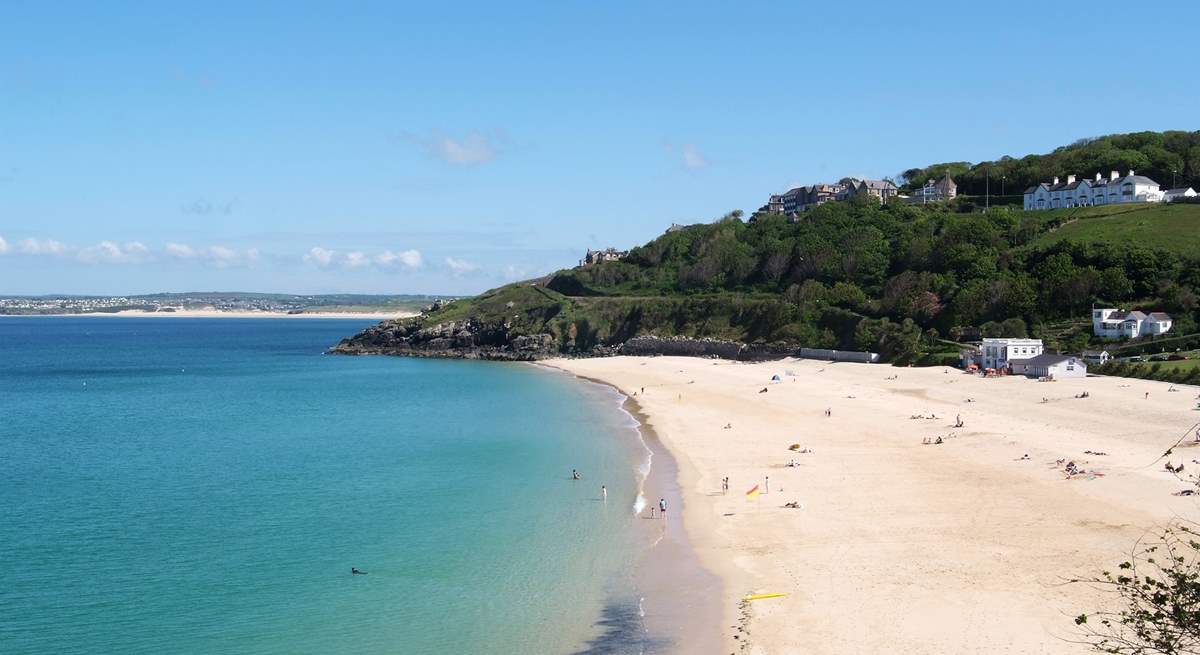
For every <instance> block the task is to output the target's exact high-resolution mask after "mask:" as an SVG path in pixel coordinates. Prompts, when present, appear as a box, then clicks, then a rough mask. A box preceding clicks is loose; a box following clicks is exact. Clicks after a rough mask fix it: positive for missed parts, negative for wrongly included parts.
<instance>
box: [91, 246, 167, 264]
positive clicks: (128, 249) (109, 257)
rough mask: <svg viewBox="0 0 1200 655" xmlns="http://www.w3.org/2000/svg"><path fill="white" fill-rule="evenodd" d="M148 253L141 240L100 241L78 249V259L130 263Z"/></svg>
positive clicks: (104, 262) (105, 262) (102, 262)
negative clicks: (124, 242) (123, 241)
mask: <svg viewBox="0 0 1200 655" xmlns="http://www.w3.org/2000/svg"><path fill="white" fill-rule="evenodd" d="M149 253H150V249H149V248H147V247H146V245H145V244H143V243H142V242H141V241H130V242H128V243H126V244H124V245H120V244H117V243H116V242H114V241H101V242H100V243H97V244H96V245H94V246H88V247H87V248H84V249H82V250H80V251H79V255H78V257H79V261H81V262H87V263H89V264H97V263H101V264H132V263H136V262H140V261H142V260H144V259H145V258H146V255H148V254H149Z"/></svg>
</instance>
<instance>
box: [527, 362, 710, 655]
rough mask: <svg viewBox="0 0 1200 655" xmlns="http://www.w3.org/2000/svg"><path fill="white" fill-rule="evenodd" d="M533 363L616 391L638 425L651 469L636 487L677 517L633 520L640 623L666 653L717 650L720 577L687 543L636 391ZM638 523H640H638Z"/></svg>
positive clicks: (659, 446)
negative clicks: (639, 544)
mask: <svg viewBox="0 0 1200 655" xmlns="http://www.w3.org/2000/svg"><path fill="white" fill-rule="evenodd" d="M533 364H534V365H535V366H537V367H539V368H542V369H546V370H549V371H552V372H555V373H559V374H563V375H568V376H570V377H572V378H574V379H575V380H578V381H582V382H585V383H587V384H595V385H599V386H602V387H605V388H607V389H611V390H612V391H614V392H616V393H617V394H619V395H620V397H621V404H620V406H619V408H620V410H621V411H623V412H625V413H626V414H628V415H629V416H630V417H631V418H632V419H633V421H634V422H635V423H636V424H637V425H636V426H635V427H634V429H635V430H636V431H637V433H638V434H639V436H640V439H641V442H642V444H643V445H644V446H645V447H646V449H647V450H648V451H649V456H650V462H651V463H650V468H649V471H648V473H647V474H646V477H645V479H644V480H643V481H642V489H641V492H642V495H643V497H644V499H645V502H646V508H647V510H648V508H649V507H650V506H651V505H655V504H657V502H658V501H656V500H655V499H656V498H665V499H666V500H667V508H668V515H669V516H672V517H676V518H671V519H668V520H667V521H666V522H665V523H664V522H662V521H660V520H659V519H654V520H651V519H649V518H648V516H647V514H646V511H643V512H641V513H640V514H638V515H637V516H635V517H634V518H633V519H632V520H633V521H634V523H635V525H634V526H633V529H634V530H636V531H637V532H638V533H639V536H640V537H642V538H644V539H645V540H646V541H647V544H648V547H647V548H646V550H645V552H644V553H643V554H642V557H641V559H640V561H639V562H637V563H636V564H635V565H634V573H633V575H634V580H636V582H637V587H638V591H639V594H640V595H641V599H642V605H641V608H640V609H641V611H642V623H643V627H644V628H645V630H646V632H647V636H648V637H649V638H650V639H651V640H652V642H653V641H657V640H660V639H663V638H665V639H667V640H669V642H670V643H669V645H668V652H679V653H717V652H719V650H720V649H719V648H718V647H717V644H718V643H719V642H720V627H719V625H718V623H717V622H718V621H722V620H725V618H724V616H723V612H722V610H721V607H720V600H719V599H720V597H721V591H722V587H723V581H722V579H721V578H720V577H718V576H716V575H714V574H713V573H712V572H711V571H709V570H708V569H707V568H706V567H705V566H704V564H703V563H702V562H701V560H700V558H699V555H698V554H697V552H696V550H695V548H694V546H693V544H692V541H691V534H690V531H689V530H688V525H687V524H688V514H687V513H686V506H687V501H686V499H685V497H684V494H683V488H682V485H681V484H680V478H679V476H680V468H679V465H678V462H677V460H676V459H675V457H674V455H673V454H672V453H671V451H670V450H669V449H668V448H667V447H666V445H665V444H664V443H663V442H662V439H661V438H660V436H659V434H658V432H657V431H656V430H655V429H654V425H653V422H652V420H651V419H650V417H649V415H648V414H647V413H646V412H645V410H644V409H643V408H642V406H641V405H640V404H639V403H638V402H637V398H636V392H629V391H627V390H625V389H622V388H620V387H619V386H617V385H614V384H610V383H609V382H606V381H604V380H602V379H599V378H595V377H589V376H586V375H580V374H576V373H574V372H572V371H569V370H567V369H564V368H561V367H559V366H556V365H554V364H553V363H544V362H533ZM643 523H644V524H645V525H637V524H643ZM656 652H657V651H656Z"/></svg>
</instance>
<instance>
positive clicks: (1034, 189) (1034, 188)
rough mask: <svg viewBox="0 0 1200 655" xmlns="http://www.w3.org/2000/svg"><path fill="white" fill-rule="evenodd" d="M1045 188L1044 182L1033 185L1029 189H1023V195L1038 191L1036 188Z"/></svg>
mask: <svg viewBox="0 0 1200 655" xmlns="http://www.w3.org/2000/svg"><path fill="white" fill-rule="evenodd" d="M1045 186H1046V183H1045V182H1040V183H1038V184H1035V185H1033V186H1031V187H1029V188H1028V189H1025V193H1034V192H1036V191H1037V190H1038V187H1045Z"/></svg>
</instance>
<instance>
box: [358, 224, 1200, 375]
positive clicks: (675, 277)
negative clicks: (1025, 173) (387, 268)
mask: <svg viewBox="0 0 1200 655" xmlns="http://www.w3.org/2000/svg"><path fill="white" fill-rule="evenodd" d="M1197 228H1200V205H1176V206H1138V207H1116V206H1113V207H1097V208H1083V209H1076V210H1055V211H1048V212H1023V211H1020V210H1017V209H1014V208H1007V207H1005V208H996V209H993V210H992V211H991V212H988V213H986V214H961V213H954V212H952V211H951V210H950V209H949V208H947V207H939V206H926V207H918V206H909V205H903V204H899V203H889V204H888V205H885V206H880V205H878V204H877V203H875V202H872V201H869V200H867V201H850V202H838V203H828V204H826V205H823V206H821V207H819V208H817V209H814V210H812V211H810V212H807V213H805V214H803V216H802V218H801V220H799V221H798V222H792V221H790V220H789V219H788V218H786V217H784V216H781V215H775V214H760V215H756V216H754V217H752V218H751V219H750V220H749V221H747V222H743V221H742V220H741V219H740V213H735V214H731V215H728V216H726V217H723V218H722V219H719V220H717V221H715V222H713V223H710V224H701V225H693V226H690V227H687V228H684V229H680V230H675V231H671V232H668V233H666V234H663V235H662V236H660V237H658V238H657V239H655V240H653V241H651V242H650V243H647V244H645V245H643V246H641V247H638V248H634V249H633V250H632V251H630V253H629V255H628V256H627V257H626V258H625V259H624V260H622V261H616V262H608V263H603V264H597V265H593V266H587V267H578V268H573V269H567V270H563V271H558V272H557V273H554V274H553V275H550V276H548V277H546V278H543V279H541V280H537V281H534V282H525V283H520V284H513V285H508V286H505V287H500V288H498V289H494V290H491V291H488V292H486V293H484V294H481V295H480V296H477V297H475V298H471V299H465V300H460V301H456V302H451V303H446V304H443V305H440V306H439V307H437V308H436V309H434V310H433V311H430V312H427V313H425V314H424V315H422V316H421V317H418V318H416V319H412V320H409V321H400V322H394V323H390V324H384V325H383V326H381V327H380V328H379V329H376V330H374V331H370V333H369V334H364V335H359V336H358V337H355V338H354V339H350V340H347V342H344V344H343V345H342V346H341V347H340V349H341V351H343V352H404V353H406V354H422V353H423V352H425V351H432V352H434V353H436V354H438V355H441V356H454V355H455V353H456V352H457V353H459V354H461V353H462V352H464V349H478V348H484V349H485V350H484V351H471V352H472V355H470V356H493V355H497V356H507V355H505V353H506V352H507V351H506V348H508V347H509V346H510V345H512V344H514V343H518V341H517V340H518V339H520V340H521V341H520V342H519V343H521V344H522V348H525V350H523V351H522V352H523V353H524V354H525V355H529V356H531V357H532V356H544V355H546V354H551V353H568V354H569V353H591V352H593V351H594V350H595V349H597V348H600V349H604V348H607V347H612V346H617V345H619V344H621V343H623V342H625V341H627V340H628V339H630V338H632V337H635V336H639V335H656V336H662V337H668V336H686V337H692V338H716V339H728V340H734V341H741V342H745V343H763V344H771V343H780V344H789V345H798V346H808V347H817V348H843V349H856V350H872V351H876V352H880V353H881V354H883V355H884V356H885V357H886V358H889V359H891V360H893V361H914V360H918V359H921V358H922V357H924V356H926V355H927V353H930V352H934V351H943V350H945V349H946V345H945V343H944V342H943V341H942V339H943V338H950V339H957V338H958V337H960V336H961V335H963V334H966V333H972V332H975V331H976V330H978V331H982V332H983V333H984V334H989V335H997V336H1023V335H1026V334H1030V333H1032V334H1034V335H1037V336H1042V335H1044V336H1045V337H1046V338H1047V339H1048V341H1050V346H1051V347H1064V348H1068V347H1069V348H1081V347H1083V346H1084V345H1086V343H1087V335H1086V334H1085V333H1084V332H1083V330H1082V328H1081V327H1080V326H1081V325H1086V324H1085V323H1081V322H1079V321H1078V319H1079V318H1080V317H1081V316H1082V315H1083V314H1086V313H1087V312H1088V310H1089V308H1090V306H1091V304H1092V303H1096V302H1099V303H1113V304H1118V305H1120V306H1123V307H1130V308H1134V307H1143V308H1146V309H1154V310H1165V311H1168V312H1171V313H1172V314H1173V315H1174V316H1175V317H1176V327H1175V332H1176V333H1177V334H1182V333H1184V332H1185V331H1195V326H1196V322H1197V319H1200V316H1197V306H1198V304H1200V303H1198V296H1197V291H1198V290H1200V248H1198V247H1197V239H1198V238H1200V229H1197ZM1063 326H1067V327H1066V328H1065V329H1064V328H1063ZM414 351H415V352H414ZM521 358H524V355H523V356H522V357H521Z"/></svg>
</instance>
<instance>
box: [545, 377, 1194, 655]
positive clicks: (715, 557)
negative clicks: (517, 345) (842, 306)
mask: <svg viewBox="0 0 1200 655" xmlns="http://www.w3.org/2000/svg"><path fill="white" fill-rule="evenodd" d="M550 364H551V365H553V366H557V367H560V368H563V369H565V370H568V371H570V372H573V373H575V374H578V375H583V376H587V377H590V378H594V379H598V380H602V381H606V382H608V383H610V384H613V385H614V386H616V387H618V388H620V389H621V390H623V391H624V392H626V393H627V394H628V395H630V396H632V397H633V398H634V399H635V400H636V401H637V403H638V404H639V405H640V407H641V409H642V411H643V412H644V413H645V414H646V416H647V417H648V418H649V421H650V423H651V425H652V427H653V428H654V429H655V431H656V432H657V434H658V435H659V437H660V438H661V439H662V440H663V442H664V443H665V444H666V446H667V447H668V449H669V450H670V451H671V452H672V453H673V454H674V456H675V457H676V459H677V460H678V463H679V468H680V478H681V479H680V482H681V486H682V488H683V490H684V502H685V510H684V514H683V517H684V522H685V525H686V527H687V530H688V533H689V535H690V537H691V540H692V542H693V543H694V544H695V546H696V548H697V549H698V551H699V554H700V556H701V560H702V561H703V562H704V564H705V566H706V567H708V568H709V569H711V570H712V571H713V572H715V573H717V574H718V575H719V576H720V577H721V578H722V580H723V581H724V590H723V595H724V601H725V606H726V608H727V616H726V621H725V625H724V626H723V628H724V641H725V642H726V643H724V644H722V645H721V646H722V647H721V649H720V650H719V651H716V650H715V651H714V652H722V653H730V652H740V653H794V652H804V653H839V654H840V653H996V652H1006V653H1081V652H1087V649H1086V648H1084V647H1082V646H1080V645H1078V644H1075V643H1072V641H1071V640H1073V639H1076V638H1077V633H1076V632H1075V626H1074V624H1073V622H1072V620H1071V617H1073V616H1075V615H1077V614H1079V613H1080V612H1084V611H1092V610H1095V609H1096V608H1097V607H1098V606H1100V605H1101V604H1102V603H1105V602H1107V600H1106V599H1105V598H1104V597H1102V596H1100V595H1098V592H1096V591H1094V590H1092V589H1090V588H1088V587H1085V586H1082V585H1064V584H1063V581H1064V580H1065V579H1067V578H1070V577H1072V576H1085V575H1091V574H1095V573H1097V572H1098V571H1099V570H1101V569H1102V568H1108V567H1112V566H1113V565H1114V564H1116V563H1117V562H1119V561H1120V560H1121V558H1122V556H1123V555H1124V554H1125V553H1127V552H1128V550H1129V548H1130V547H1131V546H1132V544H1133V542H1134V540H1136V539H1137V538H1138V537H1139V536H1141V535H1142V534H1143V533H1144V532H1145V531H1146V530H1147V529H1150V528H1153V527H1154V526H1157V525H1162V524H1164V523H1165V522H1167V521H1169V520H1171V518H1172V517H1174V516H1184V517H1189V518H1192V519H1196V518H1200V504H1198V501H1197V500H1195V499H1193V498H1187V497H1177V496H1173V495H1172V493H1173V492H1176V491H1179V490H1180V489H1183V488H1185V487H1186V486H1187V484H1186V483H1185V482H1183V481H1181V480H1179V479H1177V478H1176V477H1174V476H1172V475H1171V474H1169V473H1167V472H1165V471H1164V470H1163V460H1161V459H1160V456H1161V455H1162V453H1163V451H1164V449H1165V448H1166V447H1167V446H1169V445H1170V444H1172V443H1174V442H1175V441H1176V440H1177V439H1178V438H1179V437H1180V436H1181V435H1183V434H1184V432H1185V431H1186V430H1188V429H1189V428H1191V429H1193V430H1194V429H1195V428H1194V427H1192V426H1194V425H1195V424H1196V423H1197V422H1200V411H1195V410H1194V408H1195V407H1197V403H1198V402H1200V400H1198V399H1197V394H1198V393H1200V389H1197V388H1196V387H1189V386H1184V385H1177V389H1178V391H1175V392H1171V391H1168V389H1169V387H1170V386H1171V385H1168V384H1165V383H1157V382H1147V381H1138V380H1127V379H1120V378H1100V377H1094V378H1087V379H1081V380H1063V381H1058V382H1049V383H1045V382H1037V381H1034V380H1029V379H1025V378H1016V377H1014V378H1004V379H982V378H979V377H974V376H969V375H965V374H963V373H962V372H960V371H956V370H953V369H943V368H934V369H908V368H904V369H901V368H892V367H887V366H879V365H861V364H831V363H827V362H817V361H785V362H774V363H765V364H738V363H732V362H724V361H712V360H700V359H687V358H668V357H663V358H625V357H619V358H607V359H581V360H555V361H553V362H550ZM788 371H791V372H792V373H793V374H794V375H787V372H788ZM773 374H779V375H781V376H782V377H783V380H782V382H780V383H777V384H771V383H770V378H771V376H772V375H773ZM891 376H896V377H895V379H888V378H889V377H891ZM643 387H644V388H645V392H644V393H642V392H641V389H642V388H643ZM763 388H767V389H768V392H767V393H760V390H761V389H763ZM1083 391H1087V392H1089V394H1090V396H1091V397H1089V398H1076V397H1075V396H1076V395H1077V394H1079V393H1081V392H1083ZM1146 393H1149V397H1148V398H1147V397H1146V396H1145V394H1146ZM968 399H974V402H968ZM1043 399H1045V402H1043ZM827 409H828V410H830V411H831V413H832V415H831V416H829V417H826V416H825V411H826V410H827ZM913 415H924V416H926V417H928V416H931V415H936V416H937V418H936V419H930V418H922V419H913V418H910V417H911V416H913ZM958 415H961V416H962V419H963V423H964V427H962V428H955V427H954V424H955V422H956V417H957V416H958ZM726 424H731V426H732V427H731V428H729V429H725V428H724V426H725V425H726ZM938 436H941V437H942V438H943V440H944V443H942V444H940V445H922V440H923V439H926V438H929V439H933V438H935V437H938ZM793 443H798V444H801V445H802V446H803V447H805V448H809V449H812V450H813V452H812V453H809V454H798V453H794V452H790V451H789V450H788V446H789V445H790V444H793ZM1089 450H1090V451H1093V452H1102V453H1107V454H1105V455H1088V454H1085V451H1089ZM1026 454H1028V456H1029V459H1022V457H1023V456H1024V455H1026ZM1063 458H1065V459H1070V460H1074V461H1075V462H1076V463H1077V464H1078V465H1079V466H1081V467H1082V468H1084V469H1086V470H1089V471H1096V472H1099V473H1101V474H1102V475H1079V476H1074V477H1072V478H1070V479H1068V477H1067V476H1066V475H1065V474H1064V472H1063V470H1062V467H1061V466H1059V465H1056V460H1059V459H1063ZM1193 458H1195V459H1196V460H1200V447H1194V446H1190V445H1189V446H1187V447H1182V448H1179V449H1177V450H1176V454H1175V455H1174V456H1172V457H1171V458H1170V459H1171V461H1172V463H1174V464H1179V463H1180V462H1181V461H1183V462H1184V463H1185V464H1186V465H1187V467H1188V471H1187V473H1189V474H1190V473H1193V472H1195V471H1200V463H1193V461H1192V460H1193ZM790 460H795V461H796V462H797V464H798V465H797V466H796V467H794V468H793V467H788V466H786V465H787V463H788V462H789V461H790ZM725 476H729V477H730V479H731V490H730V492H729V493H728V494H727V495H724V494H722V493H721V478H722V477H725ZM768 477H769V478H770V492H769V493H768V494H764V495H762V496H760V497H759V498H758V499H757V500H756V501H747V499H746V497H745V495H744V493H745V492H746V491H747V490H748V489H749V488H750V487H752V486H753V485H755V484H760V485H761V484H764V483H765V481H766V480H765V479H766V478H768ZM790 501H796V502H798V503H800V504H801V508H800V509H786V508H783V507H782V506H783V505H784V503H786V502H790ZM760 592H784V593H786V594H787V596H786V597H783V598H779V599H770V600H761V601H756V602H754V603H752V604H751V605H749V607H748V609H746V610H743V609H740V608H739V607H738V604H739V603H738V599H739V598H740V597H742V596H743V595H745V594H749V593H760ZM743 612H745V616H744V617H743V616H742V613H743ZM743 618H744V619H745V621H746V622H745V625H746V626H747V632H741V631H739V630H737V629H736V628H734V627H733V626H736V625H738V622H739V620H740V619H743ZM735 635H737V636H738V638H737V639H734V636H735Z"/></svg>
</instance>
